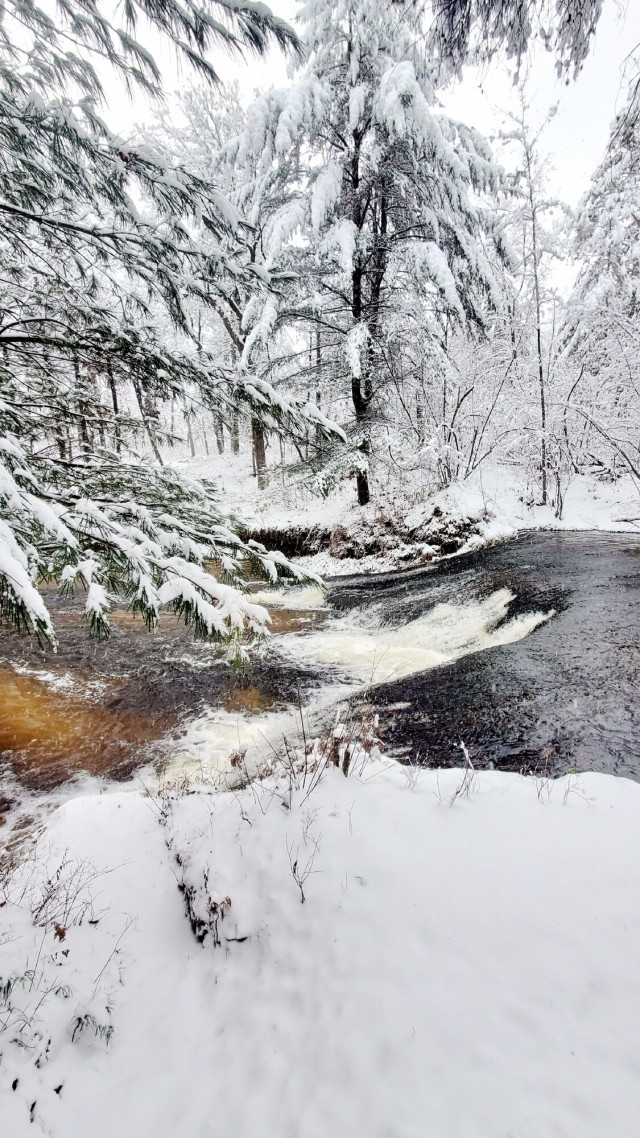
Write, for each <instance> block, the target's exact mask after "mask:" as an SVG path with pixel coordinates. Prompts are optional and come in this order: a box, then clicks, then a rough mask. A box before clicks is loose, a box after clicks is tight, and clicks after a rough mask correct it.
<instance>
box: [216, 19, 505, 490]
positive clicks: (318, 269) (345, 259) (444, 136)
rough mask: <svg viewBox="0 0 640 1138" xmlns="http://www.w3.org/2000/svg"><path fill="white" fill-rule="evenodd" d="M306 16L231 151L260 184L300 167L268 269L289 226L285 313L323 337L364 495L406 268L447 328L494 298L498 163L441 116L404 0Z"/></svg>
mask: <svg viewBox="0 0 640 1138" xmlns="http://www.w3.org/2000/svg"><path fill="white" fill-rule="evenodd" d="M302 18H303V20H304V24H305V34H304V39H305V42H306V45H307V49H308V61H307V63H306V66H305V71H304V73H303V75H302V77H301V79H300V80H299V81H298V82H297V83H296V84H294V85H293V86H292V87H291V88H287V89H285V90H283V91H274V92H270V93H269V94H267V95H266V96H264V97H263V98H261V99H258V100H257V102H256V103H254V105H253V106H252V107H251V108H250V109H249V112H248V123H247V128H246V130H245V132H244V135H243V137H242V139H241V140H240V141H239V142H238V144H237V147H236V160H237V162H238V163H239V164H240V165H242V164H243V163H244V165H245V167H246V168H247V169H250V170H252V171H255V172H254V173H253V183H254V184H258V183H260V182H261V181H264V179H266V178H269V177H272V176H273V172H274V171H275V172H276V176H277V172H278V170H280V169H282V168H283V167H284V169H286V172H287V173H286V177H287V181H288V182H289V183H291V181H292V172H291V166H292V164H293V166H294V171H295V182H294V184H295V185H296V187H297V192H295V193H291V194H290V196H289V200H287V201H286V202H285V203H284V204H283V206H282V208H281V210H280V211H279V212H278V214H277V215H276V217H275V218H274V220H273V223H272V240H275V241H276V245H277V250H276V252H275V253H274V252H273V250H272V249H269V251H268V263H271V262H272V261H273V259H274V256H277V255H279V254H281V249H282V243H283V235H284V236H285V237H288V236H293V235H295V239H294V241H293V243H292V244H291V245H290V246H289V251H288V260H287V263H288V264H289V265H290V266H293V265H295V266H296V268H297V269H298V272H299V275H300V279H301V281H302V282H304V286H305V287H304V289H301V288H300V287H298V289H297V294H296V297H295V301H294V302H293V303H289V305H288V306H287V305H285V306H284V308H283V310H282V311H281V313H280V318H281V319H284V318H287V319H289V320H290V321H297V322H299V323H306V325H307V326H308V327H310V328H312V329H313V330H315V331H317V332H319V334H320V336H321V340H322V356H323V360H324V361H325V362H326V361H327V360H330V361H331V367H332V370H333V372H334V376H335V378H336V379H340V378H341V377H342V379H343V382H344V385H345V387H344V391H345V394H346V391H348V392H349V394H350V397H351V402H352V408H353V414H354V417H355V432H354V436H353V441H354V444H355V448H356V455H357V457H356V461H355V464H354V465H355V472H356V475H357V483H358V500H359V502H360V503H361V504H365V503H366V502H367V501H368V500H369V493H370V491H369V475H368V467H369V453H370V451H371V446H372V434H371V432H372V422H373V420H374V418H375V416H376V412H377V411H378V412H379V409H380V400H381V398H382V391H383V388H384V385H385V378H388V377H386V376H385V358H384V357H385V345H387V344H388V336H389V333H390V326H389V320H388V317H389V315H390V314H391V313H393V312H394V311H396V309H397V303H398V299H397V298H398V297H399V296H401V294H402V292H403V281H404V279H405V278H406V276H407V274H413V275H414V276H417V277H418V278H419V281H420V287H421V289H422V291H423V293H424V294H428V295H429V296H430V297H431V298H432V303H433V302H434V301H435V302H436V308H437V318H438V319H439V320H440V321H441V322H442V321H445V322H446V321H449V322H454V323H455V322H458V323H465V322H471V323H476V324H482V323H483V321H484V319H485V314H486V308H487V305H488V304H489V305H491V304H492V303H496V302H497V300H498V297H499V288H498V287H497V282H496V278H495V274H494V271H493V269H492V267H491V258H490V256H489V255H488V247H489V246H492V247H493V248H494V250H495V249H496V248H500V246H501V233H500V228H499V226H498V225H496V223H495V215H492V214H491V213H490V212H489V211H488V210H487V209H486V208H484V204H483V196H484V195H486V194H488V193H492V192H494V191H495V190H496V188H497V185H498V179H499V171H498V169H497V167H496V166H495V165H494V163H493V161H492V158H491V154H490V152H489V148H488V146H487V144H486V143H485V142H484V140H483V139H482V138H481V137H480V136H479V135H478V134H477V132H476V131H474V130H471V129H469V128H467V127H466V126H464V125H463V124H461V123H457V122H453V121H452V120H450V119H448V118H446V117H445V116H443V115H440V114H439V113H438V111H437V106H436V94H435V89H434V83H433V67H432V63H431V60H430V56H429V54H428V53H427V52H426V51H425V47H424V38H423V36H422V35H421V30H422V29H421V23H420V19H419V14H418V13H417V10H416V8H415V6H414V5H413V4H412V3H410V2H409V0H406V2H401V3H397V4H394V5H388V4H384V3H382V2H381V0H343V2H342V3H340V4H339V5H334V4H331V3H329V2H328V0H309V2H308V3H306V4H305V5H303V8H302ZM494 260H495V258H494ZM274 263H277V261H276V262H274ZM399 303H400V304H402V300H400V302H399ZM266 311H267V306H265V305H263V306H262V309H261V313H260V316H259V319H258V320H257V322H256V326H257V328H258V333H257V334H258V335H263V336H264V335H267V334H269V331H270V329H271V328H272V327H273V325H274V321H275V319H276V313H275V311H274V310H273V307H271V309H270V314H269V317H268V318H265V312H266ZM376 404H377V406H376Z"/></svg>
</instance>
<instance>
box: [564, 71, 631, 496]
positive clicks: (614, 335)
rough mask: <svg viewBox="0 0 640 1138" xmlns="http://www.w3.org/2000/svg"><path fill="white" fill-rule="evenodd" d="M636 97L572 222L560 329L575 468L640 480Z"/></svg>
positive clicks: (612, 136) (614, 128) (617, 126)
mask: <svg viewBox="0 0 640 1138" xmlns="http://www.w3.org/2000/svg"><path fill="white" fill-rule="evenodd" d="M639 200H640V93H639V88H638V87H637V86H635V87H633V88H632V89H631V91H630V93H629V97H628V100H627V104H626V106H625V108H624V109H623V111H622V112H621V113H620V114H619V115H618V116H617V117H616V119H615V120H614V122H613V124H612V127H611V133H610V138H609V142H608V145H607V149H606V153H605V156H604V158H603V160H602V162H601V163H600V165H599V166H598V168H597V169H596V171H595V173H594V175H593V178H592V180H591V185H590V187H589V190H588V191H587V194H586V195H585V197H584V199H583V201H582V202H581V205H580V209H579V213H578V217H577V222H576V255H577V257H578V260H579V272H578V276H577V280H576V284H575V287H574V290H573V293H572V296H571V298H570V302H569V311H568V317H567V321H566V325H565V329H564V340H565V359H566V361H567V363H568V364H569V365H570V366H571V368H572V373H573V374H572V376H571V381H570V387H569V391H568V395H567V401H566V403H567V405H566V411H565V415H566V417H567V420H568V422H569V424H570V428H571V430H570V434H571V436H572V437H573V438H574V440H575V441H574V443H573V449H572V453H573V460H574V463H575V464H576V465H581V464H583V463H585V462H586V463H595V465H596V467H600V468H601V469H604V470H605V471H615V470H616V468H618V469H626V470H630V471H631V472H632V473H633V474H634V476H635V477H636V478H638V479H640V446H639V442H638V419H639V416H640V396H639V394H638V393H639V391H640V364H639V360H640V354H639V349H640V213H639V212H638V201H639Z"/></svg>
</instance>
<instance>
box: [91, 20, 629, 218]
mask: <svg viewBox="0 0 640 1138" xmlns="http://www.w3.org/2000/svg"><path fill="white" fill-rule="evenodd" d="M270 6H271V7H272V8H273V10H274V11H275V12H277V14H278V15H279V16H282V17H283V18H284V19H286V20H288V21H289V22H290V23H294V22H295V12H296V7H297V5H296V3H295V0H270ZM638 45H640V2H638V0H626V2H625V3H624V4H623V3H619V2H618V0H604V8H603V14H602V17H601V20H600V23H599V25H598V31H597V34H596V38H595V42H594V45H593V47H592V49H591V52H590V54H589V57H588V59H587V61H586V63H585V65H584V68H583V70H582V71H581V73H580V75H579V76H578V78H577V80H575V81H574V82H571V83H569V84H568V85H567V84H565V83H562V82H559V81H558V80H557V78H556V74H555V63H554V57H553V55H551V54H550V53H548V52H546V51H545V50H544V48H543V47H542V46H541V47H540V48H539V49H536V51H535V52H534V53H533V55H532V56H531V58H530V62H529V67H528V82H529V87H528V91H529V96H528V97H529V101H530V104H531V109H532V120H533V122H534V124H535V122H536V121H538V122H539V121H541V120H542V119H543V118H544V115H545V114H546V112H547V110H548V109H549V107H550V106H551V105H553V104H555V103H557V104H558V113H557V115H556V116H555V118H554V119H553V121H552V122H551V124H550V125H549V127H548V129H547V131H546V132H545V135H544V141H543V149H544V150H545V152H546V153H548V155H549V166H548V175H549V188H550V190H551V191H552V192H553V193H554V194H555V195H556V196H558V197H559V198H562V199H563V200H564V201H566V202H567V203H568V204H569V205H571V206H575V205H576V204H577V201H578V199H579V198H580V196H581V194H582V193H584V191H585V189H586V188H587V185H588V182H589V178H590V176H591V173H592V172H593V170H594V169H595V167H596V165H597V163H598V162H599V160H600V158H601V157H602V154H603V152H604V148H605V145H606V142H607V138H608V133H609V124H610V122H611V120H612V118H613V117H614V115H615V113H616V111H617V110H618V109H620V107H621V106H622V105H623V103H624V98H625V93H624V73H625V71H624V69H625V62H626V61H627V59H628V57H629V54H630V53H631V52H633V50H634V49H635V48H637V47H638ZM148 46H150V47H151V50H152V51H154V54H155V55H156V58H157V60H158V63H159V64H160V66H161V67H162V69H163V71H164V72H165V76H167V72H168V75H169V76H170V77H169V78H165V83H166V88H167V89H171V88H172V87H173V88H174V89H175V90H177V91H179V89H180V86H181V84H182V83H183V82H184V80H185V79H187V78H189V77H188V76H187V75H185V74H183V75H182V76H180V77H178V78H177V81H176V78H175V76H176V70H175V63H174V62H173V60H172V59H171V58H169V57H168V53H166V52H164V51H163V50H162V49H160V50H159V51H157V50H156V46H157V45H148ZM215 63H216V66H217V68H218V70H219V73H220V74H221V76H222V77H223V79H226V80H228V79H232V78H236V79H237V80H238V82H239V84H240V86H241V89H242V90H243V91H244V92H245V93H246V96H247V98H250V97H251V95H252V93H253V92H254V91H255V90H257V89H262V90H264V89H265V88H266V87H268V86H271V85H277V86H280V85H283V84H285V83H286V82H287V63H286V61H285V59H284V58H283V56H282V54H281V53H280V52H279V51H277V50H275V49H274V50H273V51H272V52H271V53H270V54H269V56H268V57H267V58H266V59H264V60H256V59H251V60H249V61H248V62H243V61H242V60H239V59H238V58H237V57H234V58H229V57H226V56H225V55H222V54H220V53H218V54H217V56H216V58H215ZM441 100H442V103H443V107H444V109H445V111H446V112H447V113H448V114H450V115H451V116H452V117H455V118H459V119H462V120H463V121H465V122H467V123H469V124H470V125H473V126H476V127H477V128H478V129H479V130H481V131H482V133H483V134H485V135H487V136H489V137H490V136H491V135H493V134H496V133H497V132H498V131H499V130H500V128H501V127H503V126H505V117H504V113H503V112H504V111H505V110H508V109H509V106H510V105H511V106H515V102H514V89H513V77H512V75H510V74H509V71H508V69H507V67H506V66H505V64H504V62H503V61H502V62H496V63H494V64H492V65H491V66H490V67H486V68H484V69H483V70H482V72H480V71H478V70H476V69H472V68H468V69H467V70H466V72H465V75H464V78H463V80H462V81H461V82H459V83H457V84H456V85H455V87H454V88H451V89H448V90H446V91H445V92H442V93H441ZM111 111H112V112H115V113H116V115H117V118H118V119H119V124H117V123H116V122H114V115H113V113H112V114H111V115H109V116H108V117H109V120H110V122H111V125H112V127H113V128H114V129H116V130H118V129H119V130H121V131H123V132H126V131H127V130H128V129H130V128H131V127H132V125H133V124H134V123H135V122H136V121H138V122H139V121H141V120H142V119H146V118H147V117H148V113H149V112H148V108H147V107H146V106H145V105H144V103H142V104H141V103H140V101H139V100H137V101H136V102H135V103H134V104H133V105H132V104H130V103H127V104H125V101H124V98H123V97H120V98H118V97H116V98H114V100H113V101H112V102H111Z"/></svg>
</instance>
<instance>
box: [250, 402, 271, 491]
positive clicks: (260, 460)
mask: <svg viewBox="0 0 640 1138" xmlns="http://www.w3.org/2000/svg"><path fill="white" fill-rule="evenodd" d="M251 435H252V440H253V458H254V473H255V474H256V475H257V478H258V487H259V488H260V490H264V488H265V486H266V485H267V453H266V440H265V437H264V427H263V426H262V423H261V422H260V420H259V419H255V418H254V419H252V420H251Z"/></svg>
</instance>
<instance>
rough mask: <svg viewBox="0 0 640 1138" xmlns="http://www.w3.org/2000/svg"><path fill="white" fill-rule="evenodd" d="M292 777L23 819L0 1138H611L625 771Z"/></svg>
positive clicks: (625, 931) (621, 1129)
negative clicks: (42, 821)
mask: <svg viewBox="0 0 640 1138" xmlns="http://www.w3.org/2000/svg"><path fill="white" fill-rule="evenodd" d="M297 782H298V787H297V789H296V788H294V789H293V792H292V793H290V790H289V788H288V783H287V780H286V779H280V781H277V780H275V779H274V778H273V777H271V778H270V779H267V780H266V781H265V782H264V783H259V784H254V785H253V786H249V787H247V788H245V789H244V790H242V791H238V792H235V793H229V792H226V793H217V794H215V793H211V792H210V791H209V790H207V789H206V788H204V789H201V790H199V791H198V792H196V793H189V794H184V793H182V794H180V793H178V794H176V795H174V796H173V797H169V798H166V797H165V798H164V799H155V798H153V799H151V798H148V797H144V796H142V795H140V794H138V793H114V794H108V795H103V796H92V797H84V798H76V799H74V800H72V801H69V802H67V803H66V804H64V805H63V806H62V807H61V808H60V809H58V810H57V811H56V812H55V813H54V814H53V815H52V816H51V817H50V819H49V821H48V824H47V827H46V830H45V832H44V833H43V835H42V837H41V839H40V843H39V846H38V850H37V856H35V857H33V858H31V859H30V860H28V861H27V862H26V863H25V864H23V866H22V867H21V868H18V869H17V871H16V874H15V876H14V877H13V878H12V879H11V880H10V881H9V884H8V891H7V897H6V901H7V903H6V904H4V906H3V907H2V908H0V930H1V931H0V975H1V977H2V981H3V983H4V984H6V983H7V980H11V978H12V977H15V976H17V975H18V974H22V975H23V977H24V978H23V980H22V981H17V982H16V983H15V986H14V987H13V989H12V991H11V992H10V994H9V996H8V999H7V1000H6V1001H5V1005H1V1004H0V1007H1V1008H2V1009H3V1010H2V1012H1V1013H0V1025H1V1024H2V1022H3V1021H5V1022H6V1021H7V1018H8V1020H9V1026H8V1027H7V1028H6V1030H5V1031H4V1033H3V1035H2V1037H0V1038H1V1043H0V1051H1V1053H2V1059H1V1065H0V1072H1V1076H0V1117H2V1120H3V1125H2V1130H3V1134H6V1135H7V1136H9V1135H11V1138H22V1136H23V1135H24V1136H25V1138H27V1136H33V1135H34V1134H46V1135H48V1136H49V1138H85V1135H86V1133H87V1130H88V1129H90V1132H91V1134H92V1136H93V1138H107V1136H108V1138H112V1135H113V1134H121V1135H123V1138H134V1135H135V1138H205V1136H206V1138H223V1136H224V1138H227V1136H229V1135H233V1138H256V1136H257V1135H259V1136H260V1138H281V1136H283V1135H289V1136H291V1138H293V1136H295V1138H326V1136H327V1135H332V1138H352V1136H353V1135H356V1134H357V1135H366V1136H367V1138H425V1135H434V1136H435V1135H438V1136H440V1135H441V1136H442V1138H453V1136H455V1138H496V1136H497V1135H513V1136H515V1135H517V1136H518V1138H540V1136H541V1135H551V1134H554V1135H558V1136H565V1138H576V1135H580V1138H604V1136H605V1135H607V1136H608V1135H614V1134H615V1135H616V1138H635V1135H636V1133H637V1117H638V1109H639V1107H640V1071H639V1067H638V1058H637V1054H636V1051H637V1048H636V1040H637V1011H636V1009H637V1006H638V1002H639V1001H640V976H639V974H638V969H637V967H636V960H637V957H638V954H639V952H640V894H639V893H638V889H637V873H636V865H635V861H634V858H633V856H632V855H633V851H634V850H635V848H636V845H637V832H638V826H639V824H640V786H638V785H636V784H635V783H632V782H628V781H626V780H624V779H615V778H612V777H608V776H601V775H592V774H581V775H580V776H579V777H576V776H569V777H567V778H564V779H561V780H558V781H557V782H553V783H548V782H544V781H540V780H534V779H524V778H520V777H518V776H514V775H505V774H499V773H496V772H483V773H481V774H478V775H477V776H475V775H472V774H471V773H468V774H467V776H466V780H465V775H464V772H462V771H460V770H459V771H452V770H449V771H443V772H434V771H416V770H412V769H407V768H402V767H400V766H397V765H396V764H394V763H386V762H383V761H382V760H381V759H379V758H373V759H369V760H368V762H367V764H366V766H365V767H364V768H359V770H358V771H357V772H355V773H353V772H352V773H351V774H350V776H349V777H348V778H345V777H344V775H343V774H342V773H340V772H339V771H337V770H336V769H333V768H331V769H329V770H327V771H326V773H325V775H324V777H323V778H322V779H321V780H320V781H319V783H318V784H317V785H316V786H315V787H314V788H313V789H311V792H310V793H309V789H310V783H309V779H308V778H307V780H306V782H305V780H304V779H300V778H298V780H297ZM458 790H461V793H459V794H457V796H456V792H457V791H458ZM43 862H44V863H46V867H47V869H48V873H45V874H44V879H42V878H41V873H42V866H43ZM61 864H62V865H63V866H64V868H63V869H62V871H61V872H60V874H59V875H58V878H57V879H56V876H55V870H56V868H57V867H59V866H60V865H61ZM296 877H297V878H298V879H299V881H298V882H296ZM179 883H181V884H182V893H181V892H180V891H179V888H178V885H179ZM302 891H303V892H304V898H305V902H304V904H302V903H301V899H302V898H301V893H302ZM185 896H186V897H187V898H188V899H189V903H190V909H191V913H192V916H193V915H194V914H195V916H196V918H198V919H201V920H202V921H203V925H202V927H204V926H206V927H207V934H206V936H205V939H204V943H203V944H200V943H198V941H197V939H196V937H195V936H194V934H193V932H192V930H191V928H190V925H189V923H188V921H187V919H186V916H185ZM207 898H208V899H209V900H208V902H207ZM42 905H44V907H41V906H42ZM38 908H40V911H39V912H38ZM80 918H82V919H81V922H80ZM196 925H197V921H196ZM201 931H202V929H201ZM215 939H218V940H219V941H220V944H219V945H218V946H215V944H214V940H215ZM7 1006H8V1007H11V1008H13V1009H14V1010H13V1012H9V1013H7ZM16 1038H21V1040H22V1043H26V1046H22V1045H19V1044H18V1043H17V1042H13V1040H14V1039H16Z"/></svg>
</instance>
